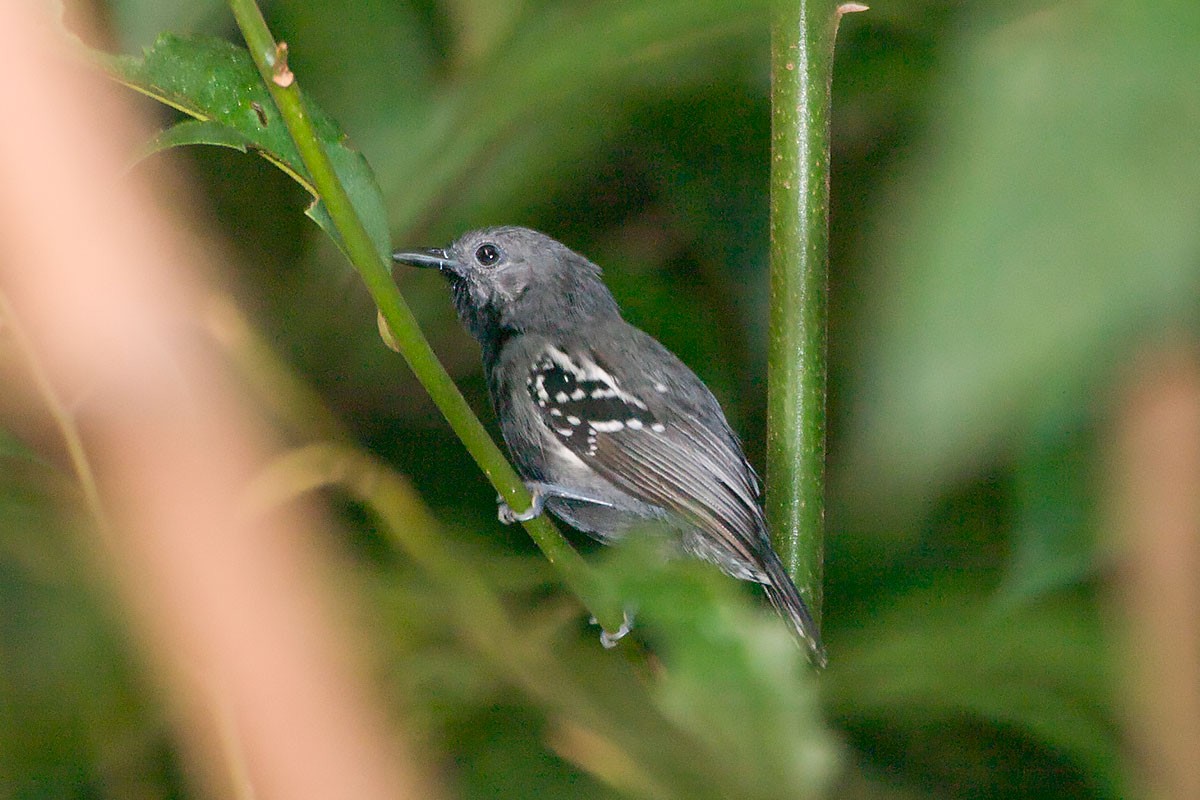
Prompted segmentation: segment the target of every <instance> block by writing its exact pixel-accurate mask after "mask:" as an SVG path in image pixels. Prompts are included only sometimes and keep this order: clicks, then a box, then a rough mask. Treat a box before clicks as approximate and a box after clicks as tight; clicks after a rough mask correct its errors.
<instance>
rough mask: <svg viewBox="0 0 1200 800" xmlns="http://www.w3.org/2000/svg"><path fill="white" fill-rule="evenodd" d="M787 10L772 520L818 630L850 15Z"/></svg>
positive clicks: (774, 78)
mask: <svg viewBox="0 0 1200 800" xmlns="http://www.w3.org/2000/svg"><path fill="white" fill-rule="evenodd" d="M857 10H862V7H861V6H857V5H849V4H847V5H843V6H841V7H839V6H838V5H837V3H836V2H832V1H831V0H781V2H779V3H778V4H777V8H776V12H775V16H774V19H773V20H772V29H771V222H770V229H771V324H770V344H769V352H768V356H767V358H768V377H769V383H768V390H767V519H768V522H769V524H770V527H771V533H772V538H773V543H774V545H775V549H776V551H777V552H778V553H779V556H780V558H781V559H783V563H784V566H785V567H786V568H787V570H788V573H789V574H791V576H792V578H793V579H794V580H795V581H796V586H797V587H798V588H799V589H800V593H801V594H802V595H803V596H804V599H805V601H806V602H807V603H808V607H809V609H810V610H811V611H812V614H813V618H814V619H815V620H816V621H817V623H818V624H820V621H821V601H822V572H823V562H824V538H825V381H826V367H825V364H826V349H827V346H826V305H827V293H828V283H829V252H828V251H829V115H830V81H831V79H832V75H833V42H834V37H835V36H836V33H837V25H838V20H839V18H840V17H841V15H842V13H844V12H845V11H857Z"/></svg>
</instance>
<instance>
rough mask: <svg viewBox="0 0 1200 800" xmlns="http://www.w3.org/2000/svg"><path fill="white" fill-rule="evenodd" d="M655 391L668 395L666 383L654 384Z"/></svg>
mask: <svg viewBox="0 0 1200 800" xmlns="http://www.w3.org/2000/svg"><path fill="white" fill-rule="evenodd" d="M654 391H656V392H658V393H659V394H666V393H667V385H666V384H665V383H656V384H654Z"/></svg>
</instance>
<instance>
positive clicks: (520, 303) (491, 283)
mask: <svg viewBox="0 0 1200 800" xmlns="http://www.w3.org/2000/svg"><path fill="white" fill-rule="evenodd" d="M392 258H393V259H394V260H395V261H397V262H398V263H401V264H409V265H412V266H415V267H433V268H436V269H438V270H439V271H441V273H442V274H443V275H445V276H446V277H447V278H448V279H449V281H450V286H451V289H452V292H453V296H454V305H455V307H456V308H457V309H458V316H459V318H460V319H461V320H462V322H463V325H465V326H466V327H467V329H468V330H469V331H470V332H471V334H472V335H473V336H474V337H475V338H476V339H478V340H479V341H481V342H483V343H485V344H486V343H487V342H489V341H495V340H496V339H498V338H501V337H503V336H505V335H508V334H511V333H525V332H529V331H538V332H550V331H556V330H561V329H563V328H578V326H580V325H586V324H589V323H594V322H595V321H596V320H598V319H602V318H606V317H613V316H619V311H618V309H617V304H616V301H614V300H613V297H612V294H611V293H609V291H608V288H607V287H606V286H605V285H604V283H603V282H602V281H601V280H600V268H599V267H597V266H596V265H595V264H593V263H592V262H590V261H588V260H587V259H586V258H584V257H583V256H581V255H579V254H578V253H576V252H574V251H573V250H571V249H570V248H568V247H567V246H566V245H564V244H562V243H561V242H558V241H555V240H554V239H551V238H550V237H549V236H546V235H545V234H543V233H538V232H537V231H534V230H530V229H529V228H519V227H515V226H506V227H497V228H482V229H480V230H475V231H470V232H468V233H465V234H463V235H462V236H460V237H459V238H458V239H457V240H456V241H455V242H454V243H453V244H452V245H450V246H449V247H446V248H438V249H431V250H416V251H408V252H397V253H395V254H393V256H392Z"/></svg>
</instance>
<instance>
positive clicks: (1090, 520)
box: [1001, 404, 1110, 603]
mask: <svg viewBox="0 0 1200 800" xmlns="http://www.w3.org/2000/svg"><path fill="white" fill-rule="evenodd" d="M1079 408H1080V405H1079V404H1071V405H1070V406H1069V409H1076V412H1075V414H1076V417H1077V418H1076V419H1075V420H1070V419H1067V418H1064V417H1066V415H1067V414H1069V413H1070V410H1069V409H1065V410H1064V411H1063V412H1062V413H1059V414H1047V416H1046V422H1045V423H1043V424H1042V425H1041V426H1040V432H1041V434H1042V435H1040V436H1038V435H1036V433H1035V436H1034V440H1035V443H1034V445H1033V446H1032V447H1031V448H1030V449H1029V451H1028V452H1026V453H1025V454H1024V456H1023V457H1022V458H1021V459H1020V460H1019V461H1018V463H1017V465H1016V473H1015V475H1014V481H1013V501H1014V504H1015V506H1016V508H1015V514H1016V516H1015V518H1014V520H1013V526H1012V527H1013V529H1012V537H1013V545H1012V558H1011V563H1010V564H1009V567H1008V574H1007V575H1006V576H1005V580H1004V584H1003V586H1002V588H1001V599H1002V601H1003V602H1004V603H1023V602H1029V601H1030V600H1034V599H1036V598H1038V597H1041V596H1043V595H1045V594H1047V593H1050V592H1053V591H1055V590H1058V589H1064V588H1069V587H1071V586H1074V585H1077V584H1079V583H1080V582H1081V581H1083V580H1086V579H1088V578H1090V577H1092V576H1094V575H1095V574H1096V571H1097V569H1098V567H1099V566H1100V565H1099V563H1098V562H1099V561H1101V560H1102V559H1104V558H1106V557H1108V556H1109V555H1110V554H1109V553H1108V552H1106V551H1105V549H1104V548H1098V547H1097V546H1096V543H1097V536H1096V531H1097V529H1098V526H1099V525H1100V519H1099V514H1098V513H1097V511H1096V508H1095V506H1096V503H1095V501H1094V499H1093V496H1094V487H1095V485H1096V484H1097V483H1098V481H1099V480H1100V479H1099V476H1098V475H1097V472H1098V470H1097V469H1096V467H1095V466H1094V465H1095V464H1096V463H1097V462H1098V461H1099V455H1098V453H1097V448H1096V446H1095V443H1094V442H1093V441H1092V439H1091V437H1089V436H1088V435H1086V433H1084V432H1083V431H1084V429H1083V428H1082V420H1080V419H1078V416H1079V412H1078V409H1079Z"/></svg>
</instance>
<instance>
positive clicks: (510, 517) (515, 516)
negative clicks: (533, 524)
mask: <svg viewBox="0 0 1200 800" xmlns="http://www.w3.org/2000/svg"><path fill="white" fill-rule="evenodd" d="M526 486H527V488H528V489H529V500H530V502H529V508H527V509H525V510H524V511H520V512H517V511H513V510H512V509H511V508H509V506H508V503H506V502H504V498H503V497H497V498H496V516H497V517H498V518H499V519H500V521H501V522H502V523H504V524H505V525H512V524H513V523H514V522H529V520H531V519H534V518H535V517H540V516H541V515H542V512H543V511H545V510H546V496H545V495H544V494H543V493H542V491H541V489H540V488H538V487H537V486H535V485H531V484H526Z"/></svg>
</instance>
